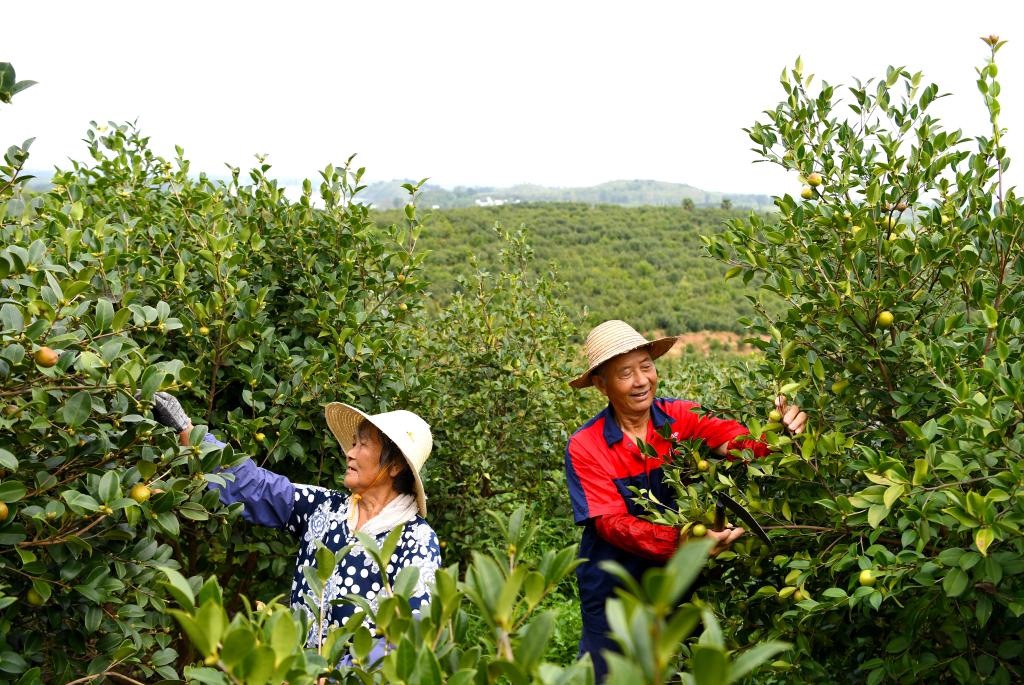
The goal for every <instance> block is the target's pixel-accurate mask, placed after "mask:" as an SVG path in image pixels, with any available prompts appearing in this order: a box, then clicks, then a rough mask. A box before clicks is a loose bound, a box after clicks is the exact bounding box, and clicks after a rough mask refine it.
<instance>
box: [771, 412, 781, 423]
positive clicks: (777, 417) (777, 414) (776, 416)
mask: <svg viewBox="0 0 1024 685" xmlns="http://www.w3.org/2000/svg"><path fill="white" fill-rule="evenodd" d="M768 420H769V421H772V422H773V423H778V422H779V421H782V412H781V411H779V410H778V409H772V410H771V411H770V412H768Z"/></svg>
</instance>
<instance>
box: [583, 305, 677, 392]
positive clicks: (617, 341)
mask: <svg viewBox="0 0 1024 685" xmlns="http://www.w3.org/2000/svg"><path fill="white" fill-rule="evenodd" d="M675 344H676V336H671V337H668V338H657V339H655V340H648V339H647V338H645V337H644V336H642V335H640V334H639V333H637V332H636V330H635V329H634V328H633V327H632V326H630V325H629V324H628V323H626V322H625V321H619V320H618V319H612V320H611V321H605V322H604V323H600V324H598V325H597V326H594V328H593V330H591V331H590V333H588V334H587V339H586V341H585V342H584V343H583V351H584V352H585V353H586V355H587V364H588V365H589V367H590V368H588V369H587V371H586V373H584V374H583V375H581V376H580V377H578V378H576V379H574V380H571V381H569V385H570V386H572V387H574V388H587V387H590V386H591V385H593V384H594V383H593V379H592V378H591V376H592V375H593V373H594V370H595V369H597V367H599V366H601V364H604V363H605V362H606V361H608V360H609V359H611V358H613V357H618V356H619V355H620V354H625V353H627V352H632V351H633V350H638V349H640V348H641V347H646V348H647V349H648V350H649V351H650V353H651V359H657V358H658V357H660V356H662V355H663V354H665V353H666V352H668V351H669V350H671V349H672V346H673V345H675Z"/></svg>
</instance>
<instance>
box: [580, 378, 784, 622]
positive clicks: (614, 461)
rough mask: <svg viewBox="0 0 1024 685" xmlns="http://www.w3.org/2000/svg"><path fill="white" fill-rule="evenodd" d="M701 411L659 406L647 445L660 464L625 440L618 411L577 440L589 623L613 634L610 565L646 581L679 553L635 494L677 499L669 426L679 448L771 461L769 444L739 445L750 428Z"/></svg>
mask: <svg viewBox="0 0 1024 685" xmlns="http://www.w3.org/2000/svg"><path fill="white" fill-rule="evenodd" d="M698 408H699V405H698V404H697V403H696V402H688V401H685V400H678V399H672V398H661V397H659V398H656V399H655V401H654V403H653V404H652V406H651V420H650V421H649V422H648V426H647V436H646V437H645V438H644V440H645V442H647V443H648V444H649V445H651V446H652V447H653V448H654V450H655V451H656V452H657V455H658V456H657V457H645V456H644V455H643V454H641V453H640V449H639V448H638V447H637V445H636V443H635V442H634V441H633V440H631V439H628V438H626V437H625V434H624V433H623V432H622V429H621V428H620V427H619V424H618V423H617V422H616V420H615V414H614V412H613V410H612V408H611V406H610V405H609V406H608V407H607V408H605V409H604V411H602V412H601V413H600V414H598V415H597V416H595V417H594V418H592V419H590V420H589V421H588V422H587V423H586V424H584V425H583V426H582V427H581V428H580V429H579V430H578V431H576V433H574V434H573V436H572V437H571V438H570V439H569V444H568V447H567V448H566V451H565V474H566V481H567V483H568V486H569V495H570V498H571V500H572V509H573V516H574V518H575V520H576V523H577V525H581V526H583V536H582V539H581V541H580V550H579V556H580V558H582V559H584V560H585V561H584V562H583V563H582V564H581V565H580V566H579V567H578V568H577V571H576V576H577V579H578V580H579V591H580V602H581V604H582V608H583V617H584V623H586V624H589V625H590V626H591V627H595V626H603V627H605V629H606V627H607V620H606V618H605V613H604V605H605V601H606V600H607V599H608V598H609V597H611V596H612V594H613V593H614V590H615V587H616V586H617V582H616V580H615V578H614V577H613V576H611V575H610V574H608V573H606V572H605V571H603V570H602V569H601V568H600V563H601V562H602V561H615V562H618V563H619V564H620V565H622V566H623V567H624V568H625V569H626V570H627V571H629V573H630V574H631V575H632V576H633V577H634V578H637V579H640V577H641V576H642V575H643V572H644V571H646V570H647V569H649V568H651V567H653V566H660V565H663V564H664V562H665V561H666V560H667V559H668V558H669V557H670V556H671V554H672V552H674V551H675V548H676V547H677V546H678V539H679V531H678V530H676V529H675V528H672V527H670V526H662V525H658V524H654V523H650V522H648V521H644V520H642V519H640V518H638V517H639V515H640V514H642V513H643V510H642V508H641V507H640V506H639V505H638V504H636V503H635V502H634V497H636V495H635V494H634V493H633V492H631V491H630V487H631V486H632V487H636V488H640V489H644V490H648V491H649V492H650V493H651V495H652V496H653V497H654V498H655V499H656V501H659V502H672V500H673V498H674V497H675V493H674V492H671V491H670V488H669V487H668V486H667V485H666V484H665V482H664V479H663V472H662V464H664V463H665V461H666V460H667V459H671V457H670V455H669V452H670V450H671V448H672V442H671V440H669V439H666V438H664V437H662V435H661V431H662V429H663V427H664V426H665V425H666V424H670V425H671V436H672V438H675V439H676V440H680V441H684V440H693V439H698V440H702V441H703V442H704V443H705V444H706V445H707V447H708V448H709V449H712V450H713V449H715V448H717V447H719V446H721V445H722V444H723V443H729V446H728V448H729V449H742V448H749V449H751V450H753V452H754V454H755V455H756V456H763V455H764V454H766V453H767V446H766V445H764V444H763V443H761V442H758V441H753V440H739V441H738V440H736V438H738V437H740V436H746V435H747V433H748V431H747V429H746V427H744V426H743V424H741V423H739V422H737V421H732V420H727V419H720V418H715V417H713V416H707V415H702V414H699V413H697V412H696V411H695V410H696V409H698Z"/></svg>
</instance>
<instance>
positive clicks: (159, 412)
mask: <svg viewBox="0 0 1024 685" xmlns="http://www.w3.org/2000/svg"><path fill="white" fill-rule="evenodd" d="M153 418H154V419H156V421H157V423H161V424H163V425H165V426H167V427H168V428H172V429H174V432H175V433H180V432H181V431H183V430H185V429H186V428H188V427H189V426H191V425H192V420H191V419H189V418H188V414H186V413H185V410H184V409H182V408H181V402H179V401H178V398H176V397H175V396H174V395H172V394H170V393H167V392H158V393H156V394H155V395H153Z"/></svg>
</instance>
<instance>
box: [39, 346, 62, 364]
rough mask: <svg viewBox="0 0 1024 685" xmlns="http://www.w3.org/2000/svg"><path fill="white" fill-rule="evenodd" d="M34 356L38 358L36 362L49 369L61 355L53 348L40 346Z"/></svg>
mask: <svg viewBox="0 0 1024 685" xmlns="http://www.w3.org/2000/svg"><path fill="white" fill-rule="evenodd" d="M34 358H35V360H36V364H39V366H41V367H43V368H44V369H48V368H50V367H51V366H53V365H55V364H56V363H57V359H58V358H59V355H58V354H57V352H56V351H54V350H53V348H50V347H40V348H39V349H38V350H36V353H35V356H34Z"/></svg>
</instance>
